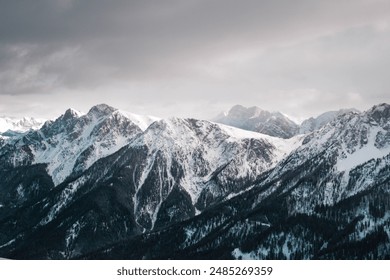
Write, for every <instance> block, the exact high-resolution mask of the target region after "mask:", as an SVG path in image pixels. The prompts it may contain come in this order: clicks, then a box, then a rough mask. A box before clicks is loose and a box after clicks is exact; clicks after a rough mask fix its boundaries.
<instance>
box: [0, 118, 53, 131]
mask: <svg viewBox="0 0 390 280" xmlns="http://www.w3.org/2000/svg"><path fill="white" fill-rule="evenodd" d="M45 121H46V120H44V119H36V118H31V117H30V118H27V117H24V118H22V119H16V118H9V117H0V134H1V133H4V132H7V131H8V130H10V131H14V132H26V131H28V130H30V129H32V130H36V129H39V128H40V127H41V126H42V125H43V124H44V122H45Z"/></svg>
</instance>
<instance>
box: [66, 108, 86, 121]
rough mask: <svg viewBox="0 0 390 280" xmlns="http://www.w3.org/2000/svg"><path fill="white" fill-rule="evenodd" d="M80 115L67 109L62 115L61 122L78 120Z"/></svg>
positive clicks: (71, 109) (73, 110)
mask: <svg viewBox="0 0 390 280" xmlns="http://www.w3.org/2000/svg"><path fill="white" fill-rule="evenodd" d="M81 115H82V114H81V113H80V112H79V111H77V110H75V109H73V108H69V109H68V110H66V111H65V113H64V114H63V115H62V119H63V120H69V119H73V118H78V117H80V116H81Z"/></svg>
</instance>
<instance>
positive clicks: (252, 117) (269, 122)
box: [213, 105, 298, 138]
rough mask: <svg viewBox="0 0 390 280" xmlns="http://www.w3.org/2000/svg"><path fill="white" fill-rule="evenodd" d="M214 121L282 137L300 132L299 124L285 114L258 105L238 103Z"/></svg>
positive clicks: (288, 136)
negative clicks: (247, 105) (246, 105)
mask: <svg viewBox="0 0 390 280" xmlns="http://www.w3.org/2000/svg"><path fill="white" fill-rule="evenodd" d="M213 121H215V122H217V123H222V124H226V125H230V126H234V127H238V128H241V129H245V130H250V131H255V132H260V133H263V134H267V135H270V136H275V137H280V138H290V137H292V136H294V135H295V134H297V132H298V125H297V124H296V123H294V122H293V121H292V120H290V119H289V118H287V117H286V116H284V115H283V114H281V113H279V112H272V113H271V112H268V111H265V110H262V109H260V108H258V107H250V108H246V107H244V106H241V105H236V106H234V107H232V108H231V109H230V110H229V112H227V113H222V114H220V115H219V116H217V117H216V118H214V119H213Z"/></svg>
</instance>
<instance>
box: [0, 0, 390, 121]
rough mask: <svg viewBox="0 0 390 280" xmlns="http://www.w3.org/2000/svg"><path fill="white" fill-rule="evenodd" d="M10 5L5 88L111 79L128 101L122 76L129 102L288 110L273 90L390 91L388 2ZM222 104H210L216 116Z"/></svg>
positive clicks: (1, 57) (95, 88)
mask: <svg viewBox="0 0 390 280" xmlns="http://www.w3.org/2000/svg"><path fill="white" fill-rule="evenodd" d="M0 6H1V9H0V34H1V36H0V96H1V95H3V96H5V95H8V96H20V95H26V96H29V95H34V97H35V96H43V95H45V94H46V95H47V96H49V95H53V94H55V93H58V92H67V95H68V97H67V98H68V99H69V100H72V96H71V95H72V94H74V95H76V94H80V92H84V95H85V96H88V97H89V98H92V99H94V100H97V99H99V100H100V99H102V100H103V101H104V99H105V96H104V93H103V92H102V90H101V89H102V88H104V89H107V90H108V91H109V92H110V94H111V95H112V96H121V98H123V97H124V95H125V94H124V93H117V94H115V93H114V91H115V90H116V89H117V88H118V87H119V86H120V85H122V86H123V87H127V88H128V92H127V96H128V97H127V98H128V100H129V102H135V101H136V102H138V103H140V104H147V103H153V102H154V104H151V105H150V106H151V107H153V108H154V109H155V108H157V107H158V106H159V105H158V104H159V103H161V102H162V101H161V100H164V102H165V101H167V102H171V103H173V102H179V103H180V104H191V103H194V102H195V103H196V102H197V103H196V104H197V105H194V108H195V109H193V110H195V111H196V110H198V109H196V108H199V104H201V103H202V104H208V102H209V101H210V100H213V102H214V101H216V100H219V101H220V102H221V104H222V103H223V105H225V104H226V106H230V105H233V104H234V103H243V104H244V105H245V103H252V104H249V105H260V106H261V105H262V104H261V103H264V105H265V106H268V107H276V105H277V104H278V100H277V99H273V98H270V97H269V96H272V94H271V93H274V92H279V93H281V92H284V94H285V96H290V97H291V98H293V96H295V95H296V93H297V92H298V91H299V90H302V92H306V94H308V92H310V89H314V90H315V92H319V94H320V95H321V93H323V94H324V95H325V94H328V95H332V98H328V99H329V100H330V101H329V102H328V103H329V105H328V107H330V106H331V103H332V102H336V101H335V100H336V99H337V95H340V94H346V92H355V93H356V94H357V95H359V96H361V99H363V100H364V99H367V98H370V100H374V99H375V101H376V100H383V99H386V98H387V100H388V97H387V96H386V94H385V92H387V91H388V90H389V87H388V85H387V84H386V83H385V81H386V80H387V79H386V77H385V75H386V74H385V73H386V71H387V70H388V66H389V61H390V59H389V55H388V51H387V49H388V48H387V46H388V45H389V40H388V39H386V36H388V33H389V32H390V31H389V29H388V28H389V27H388V24H389V20H388V19H389V18H390V9H389V2H388V1H381V0H370V1H368V0H367V1H365V0H356V1H349V0H344V1H311V0H299V1H289V0H276V1H261V0H256V1H255V0H246V1H233V0H214V1H213V0H211V1H210V0H188V1H179V0H167V1H161V0H145V1H127V0H111V1H108V0H35V1H29V0H14V1H7V0H0ZM375 26H379V27H380V28H383V30H380V31H378V32H376V31H375V30H373V28H375ZM350 30H352V31H350ZM348 32H352V33H351V34H349V33H348ZM354 32H355V33H354ZM359 32H362V34H358V33H359ZM368 42H369V43H368ZM354 52H355V53H354ZM247 53H249V54H250V55H249V56H247ZM241 54H242V55H241ZM246 56H247V57H246ZM387 72H388V71H387ZM110 85H112V87H110ZM72 92H73V93H72ZM122 92H123V91H122ZM367 92H370V94H371V96H368V93H367ZM140 93H142V94H140ZM298 96H299V97H300V98H304V99H305V100H310V98H311V97H310V96H306V95H304V94H302V95H299V94H298ZM305 96H306V97H305ZM34 97H31V98H34ZM26 98H28V97H26ZM46 98H47V99H50V98H51V97H46ZM53 98H54V97H53ZM281 98H282V99H283V97H281ZM65 99H66V98H65V97H64V101H65ZM111 99H113V98H111ZM324 99H325V97H324ZM200 100H202V102H200ZM205 100H207V101H205ZM222 100H223V101H222ZM332 100H333V101H332ZM78 101H80V102H81V104H83V105H82V106H86V104H90V103H91V102H92V101H90V100H87V97H86V98H85V101H83V100H78ZM265 101H266V102H265ZM47 102H49V101H47ZM53 102H54V101H53ZM80 102H79V103H80ZM83 102H84V103H83ZM213 102H212V103H213ZM343 102H344V103H348V102H351V101H350V100H349V99H348V100H347V99H346V100H345V101H343ZM362 102H363V101H362ZM214 103H215V102H214ZM291 103H294V102H292V101H291ZM324 103H327V102H324ZM305 104H306V103H305ZM70 105H71V104H70ZM186 106H187V105H186ZM188 106H190V105H188ZM221 106H222V105H221ZM296 106H298V105H296ZM217 107H218V108H217ZM219 107H220V106H215V105H213V106H211V105H210V106H209V108H205V115H211V114H212V113H213V112H214V111H215V110H217V109H218V110H219ZM285 108H286V109H287V110H288V109H289V107H288V106H287V105H285ZM265 109H267V108H265ZM191 110H192V109H191ZM207 110H208V111H207ZM280 110H283V108H280ZM184 111H185V110H184ZM187 111H190V110H187ZM149 113H152V112H149ZM195 113H196V112H195ZM164 114H168V113H164Z"/></svg>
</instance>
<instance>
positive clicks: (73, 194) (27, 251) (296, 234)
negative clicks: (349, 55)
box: [0, 104, 390, 259]
mask: <svg viewBox="0 0 390 280" xmlns="http://www.w3.org/2000/svg"><path fill="white" fill-rule="evenodd" d="M213 121H214V122H210V121H205V120H196V119H181V118H170V119H159V118H154V117H147V116H139V115H134V114H131V113H127V112H124V111H121V110H118V109H115V108H112V107H110V106H108V105H105V104H101V105H97V106H94V107H92V108H91V109H90V111H89V112H88V113H87V114H81V113H79V112H77V111H75V110H72V109H69V110H67V111H66V112H65V113H64V114H63V115H61V116H60V117H58V118H57V119H56V120H53V121H47V122H45V124H44V125H43V126H42V127H40V128H36V129H35V130H27V131H25V132H23V133H16V134H12V133H11V134H9V135H8V136H4V135H3V136H0V178H1V180H0V256H1V257H6V258H15V259H74V258H76V259H389V258H390V239H389V238H390V211H389V209H390V185H389V184H390V105H388V104H379V105H377V106H374V107H372V108H371V109H369V110H368V111H366V112H362V113H360V112H357V111H356V110H341V111H336V112H328V113H325V114H323V115H320V116H319V117H317V118H311V119H308V120H306V121H304V122H303V123H302V124H301V125H298V124H295V123H294V122H293V121H291V120H289V119H288V118H287V117H286V116H284V115H283V114H281V113H270V112H267V111H263V110H260V109H259V108H257V107H251V108H245V107H243V106H239V105H237V106H235V107H233V108H232V109H231V110H230V111H229V112H228V113H227V114H223V115H220V116H219V117H218V118H216V119H215V120H213ZM221 123H224V124H221ZM234 126H236V127H234ZM238 127H239V128H238ZM250 130H251V131H250Z"/></svg>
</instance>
